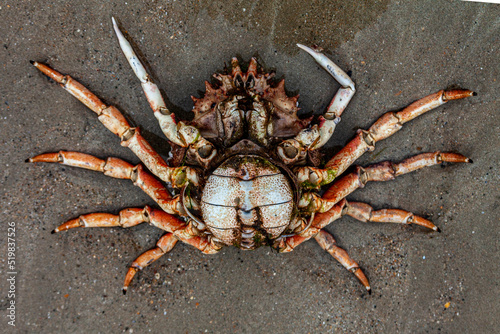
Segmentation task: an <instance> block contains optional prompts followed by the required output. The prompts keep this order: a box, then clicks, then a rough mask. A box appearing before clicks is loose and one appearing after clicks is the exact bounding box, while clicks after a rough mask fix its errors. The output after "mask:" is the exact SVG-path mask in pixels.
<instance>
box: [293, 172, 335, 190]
mask: <svg viewBox="0 0 500 334" xmlns="http://www.w3.org/2000/svg"><path fill="white" fill-rule="evenodd" d="M336 176H337V171H336V170H335V169H321V168H315V167H301V168H299V170H298V173H297V180H298V181H299V184H300V186H301V187H302V188H304V189H319V188H320V187H321V186H322V185H325V184H328V183H331V182H332V181H333V180H334V179H335V177H336Z"/></svg>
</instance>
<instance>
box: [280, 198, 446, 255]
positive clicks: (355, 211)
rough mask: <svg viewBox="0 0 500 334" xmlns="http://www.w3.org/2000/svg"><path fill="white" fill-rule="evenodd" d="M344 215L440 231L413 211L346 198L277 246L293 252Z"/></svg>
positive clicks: (317, 215)
mask: <svg viewBox="0 0 500 334" xmlns="http://www.w3.org/2000/svg"><path fill="white" fill-rule="evenodd" d="M344 215H349V216H351V217H353V218H356V219H357V220H360V221H363V222H377V223H398V224H415V225H420V226H423V227H427V228H430V229H432V230H434V231H437V232H440V230H439V228H438V227H437V226H435V225H434V224H433V223H432V222H431V221H429V220H427V219H425V218H422V217H420V216H416V215H414V214H413V213H411V212H408V211H404V210H399V209H382V210H377V211H374V210H373V208H372V207H371V206H370V205H368V204H366V203H361V202H348V201H346V200H345V198H344V199H342V200H340V201H339V202H338V203H337V204H335V205H334V206H333V207H332V208H331V209H330V210H328V211H326V212H322V213H316V214H315V216H314V219H313V221H312V224H311V227H309V228H308V229H306V230H304V231H302V232H300V233H298V234H297V235H294V236H289V237H285V238H282V239H281V240H279V241H278V243H277V244H276V245H275V247H276V248H277V249H278V250H279V251H280V252H282V253H287V252H291V251H293V250H294V249H295V248H296V247H297V246H298V245H300V244H301V243H303V242H304V241H307V240H309V239H310V238H312V237H314V236H315V235H316V234H317V233H319V231H320V230H321V229H323V228H325V227H326V226H327V225H329V224H331V223H332V222H334V221H336V220H337V219H339V218H340V217H342V216H344Z"/></svg>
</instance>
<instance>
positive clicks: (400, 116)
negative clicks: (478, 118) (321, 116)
mask: <svg viewBox="0 0 500 334" xmlns="http://www.w3.org/2000/svg"><path fill="white" fill-rule="evenodd" d="M472 95H475V93H474V92H473V91H470V90H466V89H457V90H449V91H444V90H440V91H439V92H437V93H434V94H431V95H429V96H426V97H424V98H422V99H420V100H418V101H416V102H413V103H412V104H410V105H409V106H408V107H406V108H404V109H403V110H401V111H400V112H388V113H386V114H384V115H382V117H380V118H379V119H378V120H377V121H376V122H375V123H374V124H373V125H372V126H371V127H370V128H369V129H368V131H365V130H359V131H358V134H357V135H356V137H355V138H354V139H353V140H351V141H350V142H349V143H348V144H347V145H346V146H345V147H344V148H343V149H341V150H340V151H339V152H338V153H337V154H336V155H335V156H334V157H333V158H332V159H330V160H329V161H328V162H327V163H326V165H325V168H324V169H320V168H313V167H303V168H301V169H300V170H299V172H298V175H297V177H298V180H299V183H300V184H301V185H302V186H303V187H305V188H317V187H319V186H321V185H325V184H328V183H330V182H332V181H333V180H334V179H335V178H336V177H337V176H339V175H340V174H342V173H343V172H344V171H345V170H346V169H347V168H348V167H349V166H350V165H351V164H352V163H353V162H354V161H355V160H356V159H358V158H359V157H360V156H361V155H362V154H363V153H365V152H366V151H372V150H374V149H375V143H376V142H377V141H380V140H382V139H385V138H387V137H389V136H391V135H393V134H394V133H396V132H397V131H399V129H401V127H402V126H403V124H404V123H406V122H409V121H411V120H412V119H414V118H415V117H417V116H420V115H422V114H423V113H425V112H427V111H429V110H432V109H434V108H436V107H438V106H440V105H442V104H444V103H446V102H448V101H451V100H457V99H463V98H466V97H469V96H472Z"/></svg>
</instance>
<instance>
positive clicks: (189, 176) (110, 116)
mask: <svg viewBox="0 0 500 334" xmlns="http://www.w3.org/2000/svg"><path fill="white" fill-rule="evenodd" d="M32 64H33V65H34V66H35V67H36V68H37V69H39V70H40V71H41V72H42V73H43V74H45V75H46V76H48V77H49V78H51V79H53V80H54V81H56V82H57V83H59V84H60V85H61V87H63V88H64V89H65V90H66V91H68V92H69V93H70V94H71V95H73V96H74V97H76V98H77V99H78V100H80V102H82V103H83V104H85V105H86V106H87V107H88V108H89V109H91V110H92V111H94V112H95V113H96V114H97V115H98V119H99V121H101V123H102V124H104V126H105V127H106V128H108V129H109V130H110V131H111V132H113V133H114V134H116V135H117V136H119V137H120V138H121V141H122V142H121V144H122V146H125V147H128V148H130V149H131V150H132V152H134V153H135V155H137V157H139V159H140V160H141V161H142V162H143V163H144V165H146V167H147V168H148V169H149V170H150V171H151V172H152V173H153V174H155V175H156V176H158V177H159V178H160V179H161V180H163V181H165V182H170V183H171V184H172V185H173V186H174V187H181V186H183V185H184V184H185V183H186V182H187V181H189V182H191V183H193V184H195V185H197V184H198V176H197V175H196V172H195V171H194V170H193V169H192V168H189V167H169V166H168V165H167V163H166V162H165V161H164V160H163V159H162V158H161V157H160V155H159V154H158V153H156V152H155V151H154V150H153V148H152V147H151V145H149V143H148V142H147V141H146V140H145V139H144V138H143V137H142V136H141V134H140V132H139V129H138V128H132V127H130V125H129V124H128V122H127V120H126V119H125V117H123V115H122V114H121V112H120V111H119V110H118V109H116V108H115V107H113V106H108V105H106V104H105V103H104V102H102V101H101V100H100V99H99V98H98V97H97V96H96V95H95V94H93V93H92V92H91V91H89V90H88V89H87V88H85V87H84V86H83V85H82V84H80V83H79V82H77V81H76V80H74V79H73V78H72V77H70V76H69V75H63V74H61V73H59V72H57V71H55V70H53V69H52V68H50V67H49V66H47V65H45V64H41V63H38V62H32Z"/></svg>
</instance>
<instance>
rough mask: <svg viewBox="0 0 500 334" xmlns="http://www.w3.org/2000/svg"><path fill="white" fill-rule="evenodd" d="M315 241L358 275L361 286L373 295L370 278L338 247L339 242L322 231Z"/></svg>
mask: <svg viewBox="0 0 500 334" xmlns="http://www.w3.org/2000/svg"><path fill="white" fill-rule="evenodd" d="M314 239H316V241H317V242H318V244H319V245H320V246H321V248H323V249H324V250H326V251H327V252H328V253H330V255H331V256H333V257H334V258H335V260H337V261H339V262H340V264H341V265H343V266H344V268H346V269H347V270H349V271H350V272H352V273H353V274H354V275H356V277H357V278H358V279H359V281H360V282H361V284H363V285H364V286H365V288H366V290H368V292H369V293H371V288H370V283H369V282H368V278H366V276H365V274H364V273H363V271H362V270H361V268H359V265H358V264H357V263H356V262H355V261H354V260H353V259H351V257H350V256H349V254H347V252H346V251H345V250H343V249H342V248H340V247H339V246H337V242H336V241H335V239H334V238H333V236H332V235H331V234H330V233H328V232H326V231H325V230H320V231H319V233H318V234H317V235H316V236H315V237H314Z"/></svg>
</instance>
